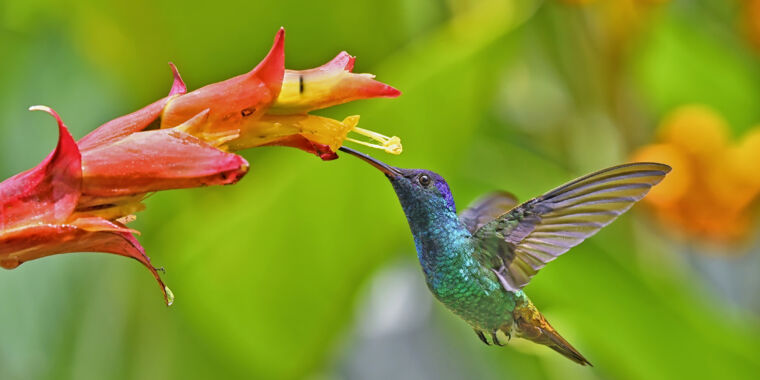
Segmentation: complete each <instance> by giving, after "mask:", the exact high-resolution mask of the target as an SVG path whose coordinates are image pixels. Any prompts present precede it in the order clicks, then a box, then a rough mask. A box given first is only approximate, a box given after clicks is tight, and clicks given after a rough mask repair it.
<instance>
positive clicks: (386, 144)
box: [346, 127, 403, 154]
mask: <svg viewBox="0 0 760 380" xmlns="http://www.w3.org/2000/svg"><path fill="white" fill-rule="evenodd" d="M351 131H354V132H356V133H358V134H360V135H363V136H367V137H369V138H371V139H372V140H375V141H377V142H379V143H380V144H382V145H377V144H372V143H370V142H367V141H362V140H356V139H353V138H351V137H346V141H351V142H355V143H357V144H361V145H364V146H368V147H371V148H376V149H380V150H384V151H385V152H386V153H390V154H401V152H402V150H403V148H402V146H401V139H400V138H398V137H397V136H393V137H388V136H385V135H381V134H379V133H377V132H374V131H370V130H367V129H364V128H359V127H354V128H353V129H351Z"/></svg>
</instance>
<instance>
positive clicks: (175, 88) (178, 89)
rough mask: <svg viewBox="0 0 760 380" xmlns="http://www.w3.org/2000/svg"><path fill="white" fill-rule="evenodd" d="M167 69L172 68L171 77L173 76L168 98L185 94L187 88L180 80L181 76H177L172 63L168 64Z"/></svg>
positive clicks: (175, 68)
mask: <svg viewBox="0 0 760 380" xmlns="http://www.w3.org/2000/svg"><path fill="white" fill-rule="evenodd" d="M169 67H171V68H172V75H173V76H174V82H173V83H172V89H171V90H170V91H169V96H172V95H177V94H185V93H187V86H186V85H185V82H184V81H183V80H182V76H181V75H179V70H177V66H176V65H174V62H169Z"/></svg>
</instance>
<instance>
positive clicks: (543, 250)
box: [341, 147, 670, 365]
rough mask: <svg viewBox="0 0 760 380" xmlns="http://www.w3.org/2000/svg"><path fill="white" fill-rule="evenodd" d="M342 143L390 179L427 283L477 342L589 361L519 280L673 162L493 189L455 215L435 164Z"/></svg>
mask: <svg viewBox="0 0 760 380" xmlns="http://www.w3.org/2000/svg"><path fill="white" fill-rule="evenodd" d="M341 150H343V151H345V152H348V153H350V154H352V155H355V156H357V157H359V158H361V159H363V160H365V161H367V162H368V163H370V164H371V165H373V166H375V167H376V168H378V169H380V170H381V171H382V172H383V173H385V175H386V176H387V177H388V179H390V181H391V184H392V185H393V188H394V190H395V191H396V194H397V195H398V198H399V201H400V202H401V206H402V208H403V210H404V214H406V217H407V220H408V222H409V227H410V228H411V231H412V235H413V236H414V244H415V247H416V248H417V256H418V258H419V261H420V265H421V266H422V271H423V273H424V274H425V280H426V282H427V285H428V288H429V289H430V291H431V292H432V293H433V294H434V295H435V297H436V298H437V299H438V300H439V301H441V303H443V304H444V305H445V306H446V307H447V308H448V309H450V310H451V311H453V312H454V313H455V314H457V315H458V316H460V317H461V318H462V319H464V320H465V321H466V322H467V323H468V324H470V325H471V326H472V327H473V328H474V329H475V332H476V333H477V334H478V337H480V339H481V340H483V342H485V343H486V344H489V343H490V342H492V343H495V344H498V345H502V344H503V343H504V337H506V338H507V339H508V338H510V337H511V336H512V335H513V334H515V335H516V336H518V337H521V338H525V339H529V340H531V341H534V342H536V343H539V344H544V345H546V346H549V347H550V348H552V349H554V350H555V351H557V352H559V353H561V354H563V355H565V356H566V357H568V358H570V359H571V360H573V361H575V362H577V363H579V364H583V365H586V364H590V363H589V362H588V360H586V359H585V358H584V357H583V356H582V355H581V354H580V353H579V352H578V351H577V350H576V349H575V348H573V347H572V346H571V345H570V344H569V343H568V342H567V341H565V340H564V339H563V338H562V337H561V336H560V335H559V334H558V333H557V332H556V331H555V330H554V328H553V327H552V326H551V325H550V324H549V323H548V322H547V321H546V319H545V318H544V317H543V315H541V313H540V312H539V311H538V309H536V307H535V306H534V305H533V303H532V302H531V301H530V299H529V298H528V297H527V295H525V293H524V292H523V291H522V288H523V287H524V286H525V285H527V284H528V282H529V281H530V279H531V278H532V277H533V275H535V274H536V273H537V272H538V271H539V270H540V269H541V268H543V266H544V265H545V264H546V263H548V262H549V261H551V260H553V259H555V258H556V257H557V256H559V255H561V254H562V253H564V252H566V251H567V250H568V249H570V248H571V247H573V246H575V245H577V244H579V243H580V242H582V241H583V240H584V239H586V238H587V237H589V236H591V235H593V234H594V233H596V232H597V231H598V230H599V229H600V228H602V227H604V226H605V225H607V224H609V223H610V222H612V221H613V220H614V219H615V218H616V217H617V216H619V215H620V214H622V213H623V212H625V211H626V210H628V209H629V208H630V207H631V206H632V205H633V203H635V202H636V201H638V200H640V199H641V198H642V197H643V196H644V195H645V194H646V193H647V192H648V191H649V189H650V188H651V187H652V186H653V185H655V184H657V183H659V182H660V181H661V180H662V178H663V177H664V176H665V174H666V173H667V172H668V171H669V170H670V168H669V167H668V166H667V165H663V164H656V163H637V164H626V165H620V166H616V167H612V168H609V169H605V170H601V171H599V172H596V173H593V174H590V175H588V176H585V177H581V178H579V179H577V180H575V181H572V182H570V183H567V184H565V185H563V186H561V187H558V188H557V189H554V190H552V191H549V192H548V193H546V194H544V195H542V196H540V197H537V198H534V199H531V200H529V201H527V202H525V203H522V204H520V205H517V202H516V200H515V199H514V197H512V196H511V195H509V194H508V193H503V192H501V193H494V194H490V195H488V196H486V197H483V198H482V199H480V200H478V201H476V202H475V203H474V204H473V205H472V206H471V207H469V208H468V209H466V210H464V211H463V212H462V213H461V215H459V216H457V213H456V206H455V204H454V199H453V196H452V194H451V191H450V189H449V186H448V184H447V183H446V181H445V180H444V179H443V178H442V177H441V176H439V175H438V174H436V173H433V172H431V171H428V170H421V169H399V168H394V167H391V166H388V165H386V164H384V163H382V162H380V161H377V160H375V159H373V158H371V157H369V156H366V155H364V154H362V153H359V152H357V151H354V150H352V149H348V148H345V147H343V148H341ZM487 337H489V338H490V342H489V338H487Z"/></svg>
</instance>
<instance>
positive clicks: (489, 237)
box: [473, 163, 670, 291]
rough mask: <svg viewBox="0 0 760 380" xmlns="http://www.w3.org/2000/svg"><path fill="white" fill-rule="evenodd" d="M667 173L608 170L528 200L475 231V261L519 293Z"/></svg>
mask: <svg viewBox="0 0 760 380" xmlns="http://www.w3.org/2000/svg"><path fill="white" fill-rule="evenodd" d="M669 171H670V167H669V166H667V165H663V164H657V163H633V164H625V165H620V166H614V167H611V168H607V169H604V170H600V171H598V172H596V173H592V174H589V175H587V176H584V177H581V178H578V179H576V180H574V181H572V182H569V183H567V184H565V185H562V186H560V187H558V188H556V189H554V190H552V191H550V192H548V193H546V194H544V195H542V196H540V197H538V198H534V199H531V200H529V201H527V202H525V203H523V204H521V205H519V206H517V207H515V208H513V209H512V210H511V211H509V212H507V213H505V214H503V215H501V216H499V217H498V218H496V219H494V220H492V221H490V222H488V223H486V224H485V225H483V226H482V227H480V228H479V229H478V230H477V231H476V232H475V233H474V234H473V238H474V239H475V240H476V241H477V243H478V244H479V245H480V249H478V250H477V253H476V255H475V256H476V258H477V259H478V260H479V261H480V262H481V263H482V264H483V265H487V266H489V267H490V268H491V269H492V270H493V271H494V273H495V274H496V275H497V277H498V278H499V281H500V282H501V284H502V286H504V288H505V289H507V290H510V291H516V290H519V289H522V288H523V287H524V286H525V285H526V284H528V282H530V279H531V278H532V277H533V276H534V275H535V274H536V273H537V272H538V271H539V270H540V269H541V268H543V267H544V266H545V265H546V263H548V262H550V261H552V260H554V259H555V258H557V256H559V255H561V254H563V253H565V252H567V250H569V249H570V248H572V247H574V246H576V245H578V244H580V243H581V242H582V241H583V240H585V239H586V238H588V237H590V236H592V235H593V234H595V233H596V232H597V231H599V229H601V228H602V227H604V226H606V225H607V224H609V223H611V222H612V221H613V220H615V218H617V217H618V216H619V215H621V214H622V213H624V212H626V211H628V209H629V208H631V206H632V205H633V204H634V203H635V202H636V201H638V200H640V199H641V198H643V197H644V195H646V193H647V192H648V191H649V189H650V188H652V186H654V185H656V184H657V183H659V182H660V181H661V180H662V179H663V178H664V177H665V174H667V173H668V172H669Z"/></svg>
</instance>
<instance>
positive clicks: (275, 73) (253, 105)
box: [161, 29, 285, 130]
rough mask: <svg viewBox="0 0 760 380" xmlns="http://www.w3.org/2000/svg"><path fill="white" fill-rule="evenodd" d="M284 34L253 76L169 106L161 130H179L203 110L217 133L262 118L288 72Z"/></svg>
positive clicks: (194, 93)
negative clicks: (173, 128)
mask: <svg viewBox="0 0 760 380" xmlns="http://www.w3.org/2000/svg"><path fill="white" fill-rule="evenodd" d="M284 48H285V31H284V29H280V31H279V32H278V33H277V36H276V37H275V40H274V45H273V46H272V49H271V50H270V51H269V54H267V56H266V57H265V58H264V60H263V61H261V63H259V64H258V65H257V66H256V67H255V68H254V69H253V70H251V71H250V72H248V73H246V74H243V75H239V76H236V77H234V78H230V79H228V80H225V81H223V82H218V83H214V84H210V85H208V86H205V87H202V88H199V89H197V90H195V91H192V92H190V93H187V94H185V95H182V96H180V97H177V98H175V99H173V100H172V101H170V102H169V104H168V105H167V106H166V108H165V109H164V112H163V115H162V118H161V128H171V127H175V126H178V125H180V124H182V123H184V122H185V121H187V120H189V119H190V118H192V117H193V116H195V115H197V114H198V113H200V112H201V111H203V110H204V109H207V108H208V109H209V110H210V112H209V116H208V121H209V124H210V125H212V126H213V128H214V129H215V130H231V129H237V125H238V124H240V123H241V122H243V120H244V119H247V118H248V119H250V118H256V117H259V116H260V115H262V114H263V113H264V112H265V111H266V109H267V108H268V107H269V105H270V104H271V103H272V102H273V101H274V100H275V99H276V98H277V95H278V94H279V92H280V87H281V85H282V77H283V74H284V72H285V50H284Z"/></svg>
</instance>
